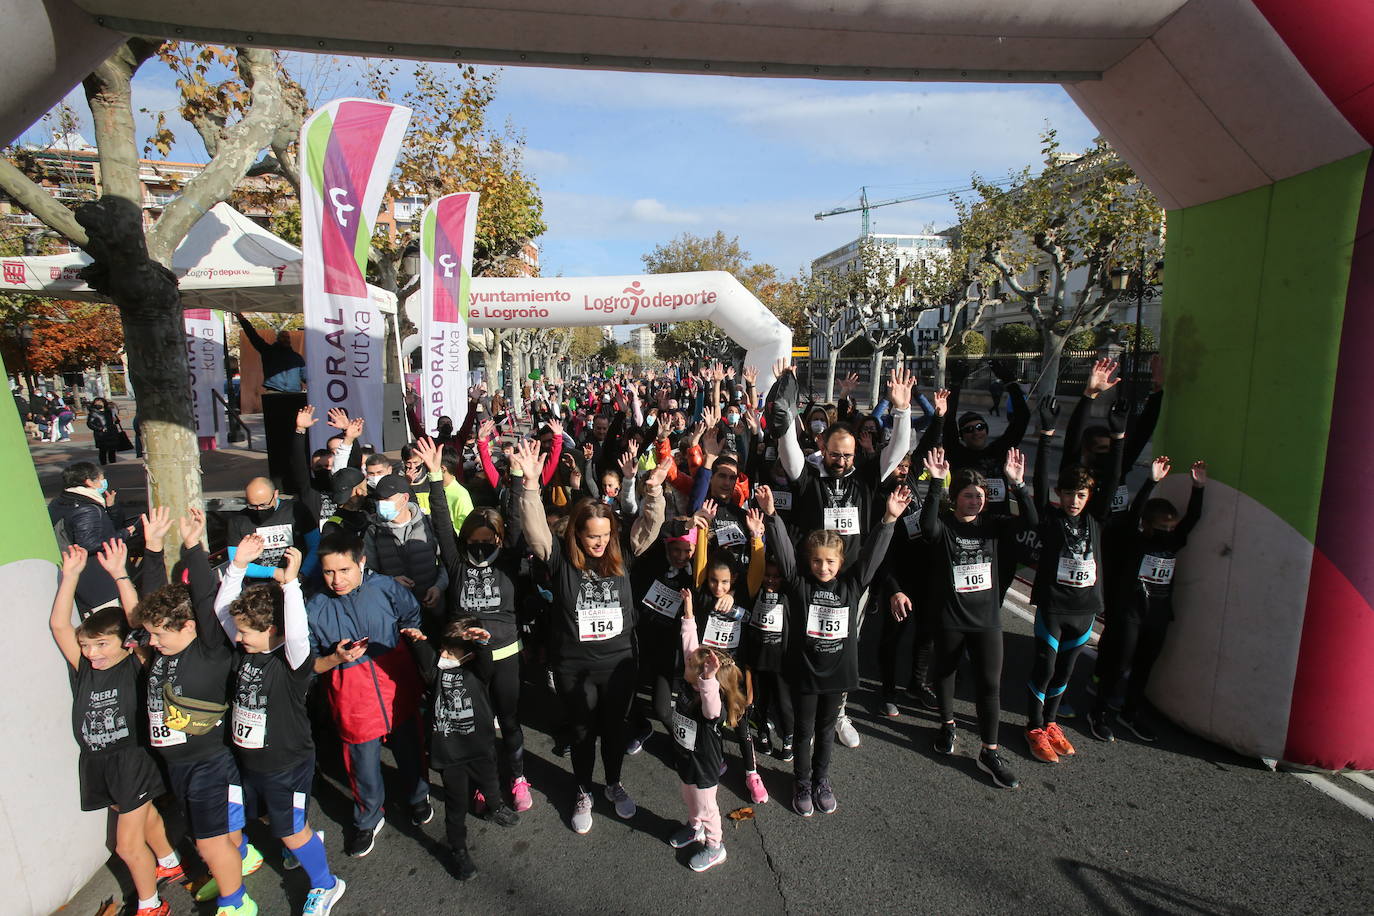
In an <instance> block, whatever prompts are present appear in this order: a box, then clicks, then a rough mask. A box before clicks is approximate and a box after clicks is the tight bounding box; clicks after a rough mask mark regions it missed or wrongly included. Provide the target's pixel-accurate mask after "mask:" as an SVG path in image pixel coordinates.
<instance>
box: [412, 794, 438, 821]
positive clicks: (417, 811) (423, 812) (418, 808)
mask: <svg viewBox="0 0 1374 916" xmlns="http://www.w3.org/2000/svg"><path fill="white" fill-rule="evenodd" d="M432 820H434V806H433V805H432V804H430V802H429V797H428V796H426V797H425V800H424V801H422V802H420V803H419V804H415V805H411V806H410V823H411V824H413V825H414V826H416V827H421V826H424V825H425V824H428V823H429V822H430V821H432Z"/></svg>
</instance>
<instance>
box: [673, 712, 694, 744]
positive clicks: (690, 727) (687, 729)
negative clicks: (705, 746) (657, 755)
mask: <svg viewBox="0 0 1374 916" xmlns="http://www.w3.org/2000/svg"><path fill="white" fill-rule="evenodd" d="M673 740H674V741H676V742H677V743H678V746H679V747H681V748H682V749H684V750H688V751H694V750H696V747H697V720H696V719H693V718H691V717H690V716H684V715H683V714H682V713H680V712H678V711H677V710H676V709H674V710H673Z"/></svg>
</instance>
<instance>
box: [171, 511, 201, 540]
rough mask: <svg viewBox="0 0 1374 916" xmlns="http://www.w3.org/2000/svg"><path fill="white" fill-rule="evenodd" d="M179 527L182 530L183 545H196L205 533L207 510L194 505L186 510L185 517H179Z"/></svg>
mask: <svg viewBox="0 0 1374 916" xmlns="http://www.w3.org/2000/svg"><path fill="white" fill-rule="evenodd" d="M177 528H178V530H180V531H181V543H182V546H183V547H194V546H195V545H197V544H199V543H200V537H201V535H202V534H204V533H205V512H204V511H203V510H201V509H197V508H196V507H195V506H192V507H191V508H189V509H187V510H186V516H185V517H183V518H179V519H177Z"/></svg>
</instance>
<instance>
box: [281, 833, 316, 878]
mask: <svg viewBox="0 0 1374 916" xmlns="http://www.w3.org/2000/svg"><path fill="white" fill-rule="evenodd" d="M315 836H317V837H319V838H320V842H321V843H323V842H324V831H323V830H316V831H315ZM281 867H282V870H283V871H295V870H296V869H297V868H300V867H301V860H300V859H298V858H296V854H295V853H294V852H292V851H291V850H290V849H287V848H286V847H285V846H283V847H282V848H281Z"/></svg>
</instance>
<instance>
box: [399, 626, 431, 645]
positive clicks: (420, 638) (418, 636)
mask: <svg viewBox="0 0 1374 916" xmlns="http://www.w3.org/2000/svg"><path fill="white" fill-rule="evenodd" d="M401 635H402V636H404V637H405V638H406V639H408V640H410V641H411V642H425V641H426V640H428V639H429V637H428V636H426V635H425V634H424V633H422V632H420V631H419V630H417V629H416V628H415V627H402V628H401Z"/></svg>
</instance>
